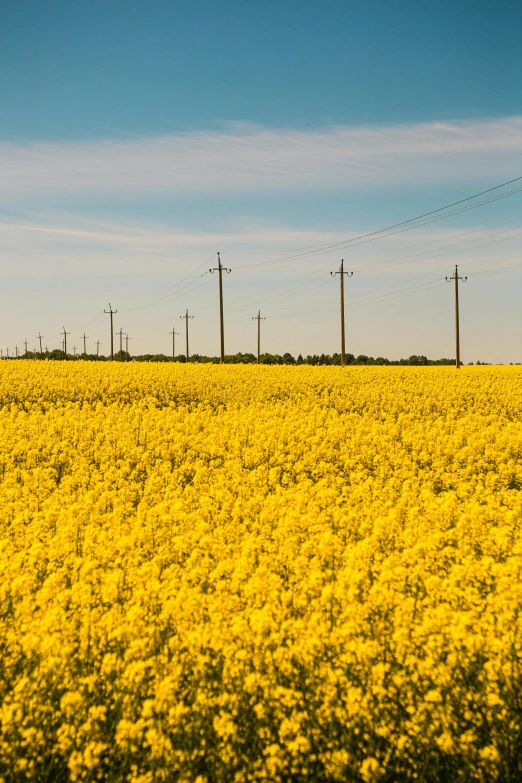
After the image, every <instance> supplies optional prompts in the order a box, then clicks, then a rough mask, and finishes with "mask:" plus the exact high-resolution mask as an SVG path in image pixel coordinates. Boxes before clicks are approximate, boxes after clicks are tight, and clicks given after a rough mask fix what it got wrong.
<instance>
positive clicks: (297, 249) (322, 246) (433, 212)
mask: <svg viewBox="0 0 522 783" xmlns="http://www.w3.org/2000/svg"><path fill="white" fill-rule="evenodd" d="M519 180H522V176H521V177H515V179H510V180H508V181H507V182H502V183H501V184H500V185H495V187H493V188H488V189H487V190H482V191H481V192H480V193H475V194H474V195H473V196H467V197H466V198H463V199H461V200H460V201H454V202H453V203H452V204H447V205H446V206H445V207H439V208H438V209H434V210H432V211H431V212H425V213H424V214H423V215H418V216H417V217H416V218H410V219H409V220H404V221H403V222H402V223H395V224H394V225H393V226H389V227H388V228H382V229H380V231H388V230H391V229H392V228H398V227H399V226H404V225H406V224H407V223H412V222H413V221H416V220H421V219H422V218H425V217H428V216H429V215H434V214H436V213H437V212H442V211H444V210H446V209H450V208H451V207H456V206H457V205H459V204H463V203H464V202H466V201H471V200H472V199H474V198H478V197H479V196H484V195H485V194H486V193H492V192H493V191H494V190H499V189H500V188H504V187H506V186H507V185H512V184H513V182H518V181H519ZM513 192H516V193H518V192H519V191H513ZM372 233H379V231H375V232H372ZM363 236H372V234H364V235H363ZM340 241H341V244H344V242H343V241H342V240H340ZM346 241H349V242H351V241H352V240H346ZM333 244H336V243H333ZM331 246H332V245H331V244H327V245H308V246H306V247H296V248H294V249H293V250H290V251H285V250H260V251H255V252H251V253H247V255H266V254H269V253H283V252H291V253H294V252H295V253H297V252H303V251H306V250H318V249H321V248H324V247H331ZM229 255H244V253H242V252H241V251H236V252H233V251H229Z"/></svg>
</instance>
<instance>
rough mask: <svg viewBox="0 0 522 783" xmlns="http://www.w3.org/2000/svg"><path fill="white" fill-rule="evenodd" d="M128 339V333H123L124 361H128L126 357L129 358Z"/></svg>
mask: <svg viewBox="0 0 522 783" xmlns="http://www.w3.org/2000/svg"><path fill="white" fill-rule="evenodd" d="M130 339H131V338H130V337H129V335H128V334H126V335H125V353H126V354H127V356H126V357H125V361H128V359H129V340H130Z"/></svg>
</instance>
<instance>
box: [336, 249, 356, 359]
mask: <svg viewBox="0 0 522 783" xmlns="http://www.w3.org/2000/svg"><path fill="white" fill-rule="evenodd" d="M330 274H331V275H332V277H335V276H336V275H339V279H340V281H341V367H344V366H345V364H346V340H345V332H344V276H345V275H346V276H347V277H352V276H353V272H345V271H344V259H342V260H341V266H340V267H339V271H338V272H330Z"/></svg>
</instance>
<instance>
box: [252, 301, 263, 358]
mask: <svg viewBox="0 0 522 783" xmlns="http://www.w3.org/2000/svg"><path fill="white" fill-rule="evenodd" d="M252 320H253V321H257V363H258V364H259V357H260V355H261V321H265V320H266V318H261V310H258V311H257V315H253V316H252Z"/></svg>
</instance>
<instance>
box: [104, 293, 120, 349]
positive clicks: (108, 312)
mask: <svg viewBox="0 0 522 783" xmlns="http://www.w3.org/2000/svg"><path fill="white" fill-rule="evenodd" d="M103 312H104V313H107V314H108V315H109V314H110V316H111V359H114V328H113V321H112V317H113V315H115V314H116V313H117V312H118V311H117V310H113V309H112V307H111V303H110V302H109V309H108V310H104V311H103Z"/></svg>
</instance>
